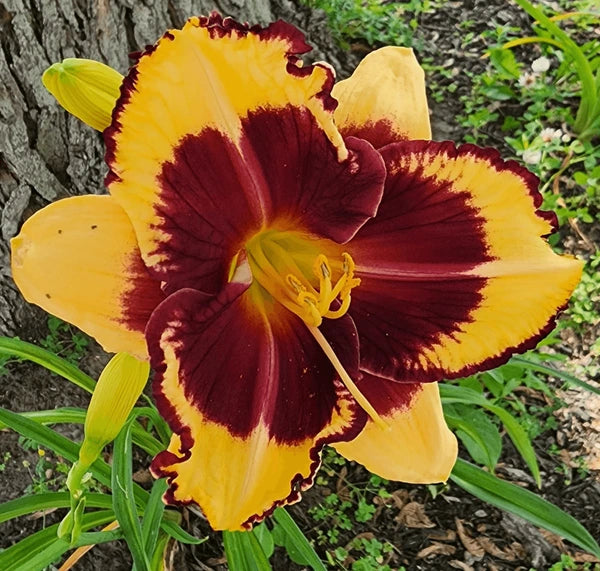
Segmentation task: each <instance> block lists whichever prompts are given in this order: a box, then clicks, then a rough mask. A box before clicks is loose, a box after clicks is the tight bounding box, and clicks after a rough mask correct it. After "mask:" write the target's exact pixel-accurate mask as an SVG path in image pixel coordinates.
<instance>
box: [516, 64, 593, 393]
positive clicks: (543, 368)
mask: <svg viewBox="0 0 600 571" xmlns="http://www.w3.org/2000/svg"><path fill="white" fill-rule="evenodd" d="M598 77H600V75H599V76H598ZM510 363H512V364H516V365H520V366H522V367H526V368H527V369H531V370H532V371H537V372H538V373H544V374H545V375H548V376H550V377H556V378H558V379H561V380H562V381H565V382H567V383H569V384H571V385H575V386H576V387H580V388H582V389H585V390H586V391H589V392H591V393H594V394H597V395H600V388H598V387H594V386H592V385H590V384H589V383H586V382H585V381H582V380H581V379H578V378H577V377H575V376H573V375H570V374H569V373H565V372H564V371H559V370H558V369H555V368H554V367H550V366H549V365H544V364H542V363H534V362H533V361H529V360H527V359H524V358H523V357H513V358H512V359H511V360H510Z"/></svg>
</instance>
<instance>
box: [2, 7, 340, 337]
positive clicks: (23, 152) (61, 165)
mask: <svg viewBox="0 0 600 571" xmlns="http://www.w3.org/2000/svg"><path fill="white" fill-rule="evenodd" d="M215 8H216V9H217V10H219V11H220V12H221V13H222V14H224V15H230V16H232V17H234V18H235V19H237V20H242V21H249V22H252V23H261V24H266V23H268V22H270V21H273V20H276V19H278V18H282V19H284V20H287V21H289V22H291V23H293V24H296V25H297V26H299V27H300V28H301V29H302V30H304V31H305V32H306V33H307V36H308V38H309V42H310V43H311V44H312V45H314V46H315V47H316V48H318V49H315V52H313V54H314V55H313V59H324V60H326V61H329V62H330V63H331V64H333V65H334V66H335V67H336V68H337V69H338V70H340V69H344V68H346V69H347V67H348V61H347V58H348V56H347V55H346V54H345V53H344V52H342V51H341V50H340V49H339V48H337V47H336V46H335V44H334V43H333V41H332V39H331V37H330V36H329V34H328V31H327V27H326V24H325V19H324V15H323V14H322V13H313V12H311V11H310V10H309V9H308V8H306V7H304V6H300V5H299V2H296V3H294V2H292V1H290V0H249V1H244V0H218V1H216V2H208V1H204V0H144V1H140V0H0V47H1V49H0V211H1V213H2V215H1V219H0V230H1V233H2V239H1V240H0V334H4V335H13V334H21V335H23V336H25V337H35V336H36V333H35V330H36V327H37V324H39V323H40V321H42V322H44V321H45V320H44V319H43V318H42V319H41V320H40V317H41V315H42V314H41V312H40V310H38V309H37V308H34V307H32V306H30V305H29V304H27V303H25V301H24V300H23V298H22V296H21V295H20V293H19V292H18V291H17V289H16V287H15V285H14V283H13V282H12V279H11V276H10V260H9V252H10V248H9V242H8V241H9V240H10V238H12V237H13V236H14V235H16V234H17V232H18V230H19V228H20V225H21V224H22V222H23V221H24V220H25V219H26V218H27V217H28V216H30V215H31V214H32V213H33V212H34V211H35V210H37V209H39V208H41V207H42V206H44V205H45V204H47V203H48V202H51V201H54V200H57V199H59V198H63V197H66V196H72V195H77V194H90V193H93V194H101V193H103V192H105V190H104V185H103V178H104V175H105V172H106V167H105V165H104V161H103V157H104V148H103V142H102V138H101V136H100V134H99V133H96V132H93V131H92V130H91V129H90V128H89V127H87V126H86V125H84V124H83V123H81V122H80V121H78V120H77V119H75V118H73V117H71V116H69V114H68V113H66V112H65V111H63V110H62V109H61V108H60V107H59V105H58V104H57V103H56V101H55V100H54V99H53V97H52V96H51V95H49V94H48V93H47V92H46V90H45V88H44V87H43V85H42V83H41V81H40V78H41V76H42V73H43V71H44V70H45V69H46V68H47V67H48V66H49V65H50V64H52V63H54V62H57V61H61V60H62V59H63V58H66V57H85V58H90V59H96V60H100V61H103V62H106V63H107V64H109V65H110V66H112V67H114V68H116V69H118V70H119V71H121V72H122V73H124V72H126V70H127V68H128V67H129V60H128V54H129V53H131V52H135V51H138V50H140V49H142V48H143V47H145V46H146V45H147V44H152V43H154V42H155V41H156V40H157V39H158V38H159V37H160V36H161V35H162V34H163V33H164V31H166V30H167V29H168V28H172V27H181V26H182V25H183V23H184V22H185V20H186V19H187V18H188V17H189V16H192V15H198V14H207V13H209V12H210V11H211V10H213V9H215Z"/></svg>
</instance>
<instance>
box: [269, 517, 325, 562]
mask: <svg viewBox="0 0 600 571" xmlns="http://www.w3.org/2000/svg"><path fill="white" fill-rule="evenodd" d="M273 520H274V521H275V523H276V526H275V528H274V529H273V539H274V540H275V543H276V544H277V545H281V546H282V547H284V548H285V550H286V551H287V553H288V555H289V556H290V559H291V560H292V561H294V562H295V563H298V564H299V565H309V566H310V567H311V568H312V569H313V570H314V571H326V568H325V565H323V562H322V561H321V559H320V558H319V556H318V555H317V553H316V552H315V550H314V549H313V546H312V545H311V544H310V543H309V541H308V539H306V536H305V535H304V534H303V533H302V531H301V530H300V528H299V527H298V526H297V525H296V522H295V521H294V520H293V519H292V516H290V514H289V513H288V512H287V511H286V510H285V509H284V508H277V509H276V510H275V511H274V512H273Z"/></svg>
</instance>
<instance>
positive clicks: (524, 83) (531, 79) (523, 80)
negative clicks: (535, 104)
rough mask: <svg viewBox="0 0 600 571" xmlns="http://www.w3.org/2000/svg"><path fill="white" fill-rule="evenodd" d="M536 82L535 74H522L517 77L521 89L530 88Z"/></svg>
mask: <svg viewBox="0 0 600 571" xmlns="http://www.w3.org/2000/svg"><path fill="white" fill-rule="evenodd" d="M536 81H537V76H536V75H535V73H522V74H521V75H520V76H519V80H518V83H519V85H520V86H521V87H531V86H532V85H534V84H535V82H536Z"/></svg>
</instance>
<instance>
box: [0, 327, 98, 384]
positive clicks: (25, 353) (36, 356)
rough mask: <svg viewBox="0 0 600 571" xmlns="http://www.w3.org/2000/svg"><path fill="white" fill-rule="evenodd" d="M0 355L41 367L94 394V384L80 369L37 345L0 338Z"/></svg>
mask: <svg viewBox="0 0 600 571" xmlns="http://www.w3.org/2000/svg"><path fill="white" fill-rule="evenodd" d="M0 355H12V356H15V357H21V358H22V359H27V360H28V361H33V362H34V363H37V364H38V365H42V367H45V368H46V369H48V370H49V371H52V372H53V373H56V374H57V375H60V376H61V377H63V378H65V379H67V381H71V382H72V383H73V384H75V385H77V386H78V387H81V388H82V389H84V390H86V391H87V392H88V393H93V392H94V387H95V386H96V382H95V381H94V379H92V377H90V376H88V375H86V374H85V373H84V372H83V371H82V370H81V369H78V368H77V367H75V365H72V364H71V363H69V362H68V361H66V360H65V359H62V358H61V357H58V356H57V355H55V354H54V353H51V352H50V351H46V349H42V348H41V347H38V346H37V345H33V344H31V343H27V342H26V341H21V340H20V339H13V338H10V337H0Z"/></svg>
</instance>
